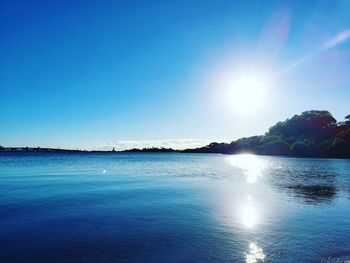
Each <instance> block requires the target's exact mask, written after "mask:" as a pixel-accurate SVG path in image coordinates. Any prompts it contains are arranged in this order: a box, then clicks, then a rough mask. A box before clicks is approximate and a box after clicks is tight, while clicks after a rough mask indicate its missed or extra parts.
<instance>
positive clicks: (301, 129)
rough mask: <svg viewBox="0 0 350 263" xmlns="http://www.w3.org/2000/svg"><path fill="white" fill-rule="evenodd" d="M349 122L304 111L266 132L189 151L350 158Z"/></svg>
mask: <svg viewBox="0 0 350 263" xmlns="http://www.w3.org/2000/svg"><path fill="white" fill-rule="evenodd" d="M349 117H350V116H347V117H346V119H349ZM349 124H350V123H348V121H345V122H342V123H337V121H336V119H335V118H334V117H333V116H332V115H331V113H329V112H328V111H318V110H311V111H305V112H302V113H301V114H300V115H294V116H293V117H292V118H290V119H287V120H285V121H282V122H278V123H277V124H275V125H274V126H272V127H271V128H270V129H269V131H268V132H267V133H266V134H265V135H263V136H253V137H248V138H242V139H239V140H237V141H233V142H231V143H229V144H225V143H211V144H209V145H207V146H205V147H202V148H197V149H192V150H191V149H190V150H187V151H186V152H211V153H213V152H214V153H229V154H235V153H240V152H251V153H255V154H265V155H284V156H304V157H346V158H350V125H349Z"/></svg>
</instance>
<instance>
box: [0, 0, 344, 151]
mask: <svg viewBox="0 0 350 263" xmlns="http://www.w3.org/2000/svg"><path fill="white" fill-rule="evenodd" d="M349 30H350V1H349V0H337V1H333V0H330V1H312V0H308V1H297V0H292V1H267V0H266V1H262V0H261V1H246V0H242V1H232V0H230V1H217V0H216V1H205V0H201V1H190V0H186V1H68V0H67V1H16V0H9V1H7V0H1V1H0V40H1V41H0V61H1V63H0V91H1V93H0V94H1V103H0V121H1V129H0V144H1V145H5V146H12V145H14V146H24V145H28V146H38V145H39V146H43V147H44V146H49V147H68V148H76V147H79V148H99V149H100V148H103V147H107V148H108V147H111V146H113V145H116V146H117V147H128V146H129V145H132V146H135V145H136V146H137V145H138V143H139V144H140V145H145V144H152V143H154V144H155V145H156V146H158V145H169V146H174V147H181V144H184V145H192V144H193V145H194V144H201V143H206V142H207V141H231V140H233V139H236V138H238V137H242V136H250V135H255V134H262V133H264V132H265V131H266V130H267V129H268V128H269V127H270V126H271V125H273V124H274V123H275V122H277V121H279V120H284V119H286V118H287V117H290V116H292V115H293V114H295V113H300V112H302V111H304V110H309V109H326V110H329V111H331V113H333V115H334V116H335V117H336V118H337V119H338V120H342V119H343V118H344V116H345V115H347V114H349V113H350V107H349V105H350V103H349V102H350V74H349V72H350V40H349V37H350V31H349ZM246 68H249V72H251V71H252V72H255V73H254V74H255V75H259V76H260V75H261V74H266V76H268V79H269V82H268V83H269V85H268V87H265V86H266V85H265V86H264V101H263V102H262V103H261V105H260V106H259V108H258V109H256V110H254V111H246V110H244V109H243V110H242V111H239V110H238V111H237V108H235V107H230V105H228V104H230V103H228V102H227V96H226V95H225V94H226V93H225V92H226V91H225V90H226V88H225V87H224V86H225V85H226V86H230V85H229V84H227V81H226V84H223V81H222V79H229V81H228V83H229V82H230V81H232V83H235V77H237V76H238V75H239V74H238V73H237V72H240V71H241V70H243V71H244V70H245V69H246ZM251 69H252V70H251ZM236 73H237V74H238V75H237V74H236ZM254 74H253V78H254ZM237 78H239V77H237ZM253 93H254V92H253ZM252 96H254V94H252ZM231 103H232V104H235V103H236V102H235V98H234V96H233V98H232V99H231ZM239 103H240V104H239ZM239 103H238V104H237V105H241V106H240V107H241V108H242V107H243V108H244V105H247V106H246V107H249V104H250V103H251V105H253V104H254V103H255V101H254V100H252V101H246V102H245V101H243V103H242V101H240V102H239ZM242 104H243V106H242Z"/></svg>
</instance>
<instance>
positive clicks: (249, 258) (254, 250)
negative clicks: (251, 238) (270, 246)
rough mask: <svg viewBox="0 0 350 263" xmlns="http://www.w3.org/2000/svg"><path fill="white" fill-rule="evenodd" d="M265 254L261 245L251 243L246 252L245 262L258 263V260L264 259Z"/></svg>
mask: <svg viewBox="0 0 350 263" xmlns="http://www.w3.org/2000/svg"><path fill="white" fill-rule="evenodd" d="M264 258H265V255H264V253H263V250H262V248H261V247H259V246H258V245H257V244H255V243H253V242H252V243H250V244H249V252H248V253H245V262H246V263H256V262H258V260H259V261H260V260H261V261H264Z"/></svg>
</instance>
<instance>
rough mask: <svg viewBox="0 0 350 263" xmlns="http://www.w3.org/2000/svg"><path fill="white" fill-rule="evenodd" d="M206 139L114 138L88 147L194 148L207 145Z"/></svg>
mask: <svg viewBox="0 0 350 263" xmlns="http://www.w3.org/2000/svg"><path fill="white" fill-rule="evenodd" d="M208 143H210V142H209V141H208V140H197V139H168V140H114V141H111V142H107V143H105V144H103V145H93V146H90V147H88V149H89V150H111V149H113V148H115V150H117V151H122V150H127V149H133V148H138V149H142V148H151V147H157V148H161V147H163V148H173V149H177V150H183V149H187V148H196V147H201V146H204V145H207V144H208Z"/></svg>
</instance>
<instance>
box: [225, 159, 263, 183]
mask: <svg viewBox="0 0 350 263" xmlns="http://www.w3.org/2000/svg"><path fill="white" fill-rule="evenodd" d="M227 160H228V161H229V163H230V164H231V165H232V166H234V167H237V168H240V169H242V170H243V171H244V173H245V175H246V176H247V179H246V181H247V183H255V182H256V181H257V180H258V177H260V176H261V171H262V169H263V168H264V163H263V162H262V161H261V159H260V158H258V157H257V156H255V155H253V154H240V155H233V156H230V157H228V158H227Z"/></svg>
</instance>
